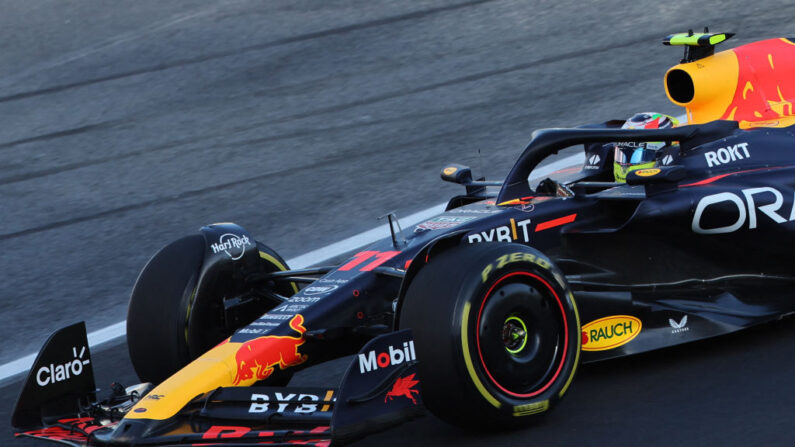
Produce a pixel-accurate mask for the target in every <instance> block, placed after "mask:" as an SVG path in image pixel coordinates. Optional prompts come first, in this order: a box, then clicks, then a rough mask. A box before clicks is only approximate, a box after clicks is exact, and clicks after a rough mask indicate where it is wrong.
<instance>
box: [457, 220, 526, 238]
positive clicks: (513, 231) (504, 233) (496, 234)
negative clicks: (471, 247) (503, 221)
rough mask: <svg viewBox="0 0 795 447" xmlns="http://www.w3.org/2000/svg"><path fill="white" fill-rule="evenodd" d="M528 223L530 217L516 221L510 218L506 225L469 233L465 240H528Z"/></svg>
mask: <svg viewBox="0 0 795 447" xmlns="http://www.w3.org/2000/svg"><path fill="white" fill-rule="evenodd" d="M528 225H530V219H525V220H520V221H518V222H517V221H516V220H515V219H511V220H510V223H509V224H508V225H503V226H499V227H497V228H492V229H490V230H486V231H481V232H479V233H475V234H470V235H469V236H467V241H468V242H469V243H470V244H473V243H477V242H513V241H515V240H520V241H522V242H530V232H529V231H528V230H527V226H528Z"/></svg>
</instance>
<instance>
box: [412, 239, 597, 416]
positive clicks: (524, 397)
mask: <svg viewBox="0 0 795 447" xmlns="http://www.w3.org/2000/svg"><path fill="white" fill-rule="evenodd" d="M400 326H401V327H403V328H412V330H413V333H414V338H415V340H416V349H417V359H418V360H419V365H418V368H419V372H420V379H421V381H422V393H423V400H424V401H425V403H426V405H427V406H428V408H429V409H430V410H431V411H432V412H433V413H434V414H436V415H437V416H439V417H440V418H442V419H444V420H446V421H448V422H451V423H454V424H457V425H463V426H470V427H471V426H473V425H474V426H482V425H483V423H484V422H485V423H487V424H488V425H489V426H498V427H511V426H518V425H522V424H526V423H527V422H528V421H529V420H531V419H532V418H533V417H535V415H538V414H542V413H545V412H546V411H547V410H549V409H550V408H551V407H552V406H554V404H555V403H556V402H557V401H559V400H560V399H561V398H562V397H563V395H564V394H565V392H566V391H567V390H568V387H569V385H570V383H571V381H572V379H573V376H574V372H575V370H576V367H577V363H578V361H579V353H580V342H581V340H580V336H579V331H580V324H579V317H578V315H577V309H576V305H575V303H574V297H573V295H572V293H571V291H570V290H569V288H568V285H567V284H566V282H565V279H564V278H563V276H562V274H561V273H560V271H559V270H558V269H557V268H556V267H555V266H554V265H552V263H551V261H549V259H548V258H546V257H545V256H544V255H542V254H541V253H540V252H538V251H537V250H534V249H532V248H529V247H526V246H523V245H518V244H478V245H468V246H459V247H455V248H452V249H450V250H447V251H445V252H442V253H440V254H439V255H437V256H433V257H432V258H431V259H430V260H429V261H428V263H427V264H426V265H424V266H422V267H421V268H420V270H419V272H418V273H417V275H416V276H415V277H414V279H413V280H412V282H411V284H410V285H409V287H408V289H407V291H406V295H405V297H404V302H403V303H402V306H401V313H400Z"/></svg>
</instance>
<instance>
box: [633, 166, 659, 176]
mask: <svg viewBox="0 0 795 447" xmlns="http://www.w3.org/2000/svg"><path fill="white" fill-rule="evenodd" d="M659 173H660V169H657V168H654V169H638V170H637V171H635V175H637V176H638V177H652V176H655V175H657V174H659Z"/></svg>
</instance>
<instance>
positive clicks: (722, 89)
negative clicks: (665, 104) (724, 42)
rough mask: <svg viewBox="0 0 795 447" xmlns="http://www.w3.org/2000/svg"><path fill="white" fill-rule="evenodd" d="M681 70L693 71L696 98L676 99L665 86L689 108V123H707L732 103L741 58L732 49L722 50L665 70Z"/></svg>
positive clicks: (668, 93) (688, 72)
mask: <svg viewBox="0 0 795 447" xmlns="http://www.w3.org/2000/svg"><path fill="white" fill-rule="evenodd" d="M673 70H682V71H684V72H686V73H687V74H688V75H690V78H691V79H692V80H693V87H694V89H695V92H694V95H693V99H692V100H690V101H689V102H686V103H682V102H678V101H675V100H674V99H673V97H671V93H670V92H669V91H668V85H667V84H666V86H665V94H666V95H667V96H668V99H669V100H670V101H671V102H672V103H674V104H676V105H678V106H682V107H685V108H686V109H687V116H688V124H694V123H706V122H709V121H714V120H716V119H720V117H721V116H722V115H723V113H724V112H725V111H726V109H727V108H728V107H729V105H730V104H731V103H732V99H733V97H734V91H735V89H736V88H737V79H738V78H739V62H738V61H737V55H736V54H735V53H734V52H733V51H721V52H720V53H715V54H714V55H712V56H710V57H706V58H704V59H699V60H697V61H694V62H689V63H686V64H679V65H675V66H673V67H671V68H670V69H669V70H668V72H667V73H666V79H667V77H668V73H671V71H673Z"/></svg>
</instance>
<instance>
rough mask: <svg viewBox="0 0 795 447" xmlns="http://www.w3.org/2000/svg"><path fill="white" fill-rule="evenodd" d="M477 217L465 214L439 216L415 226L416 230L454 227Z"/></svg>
mask: <svg viewBox="0 0 795 447" xmlns="http://www.w3.org/2000/svg"><path fill="white" fill-rule="evenodd" d="M475 219H477V218H476V217H464V216H437V217H434V218H433V219H431V220H427V221H425V222H422V223H420V224H418V225H417V226H416V227H415V228H414V232H415V233H417V232H420V231H427V230H444V229H447V228H454V227H457V226H459V225H461V224H462V223H464V222H469V221H470V220H475Z"/></svg>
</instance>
